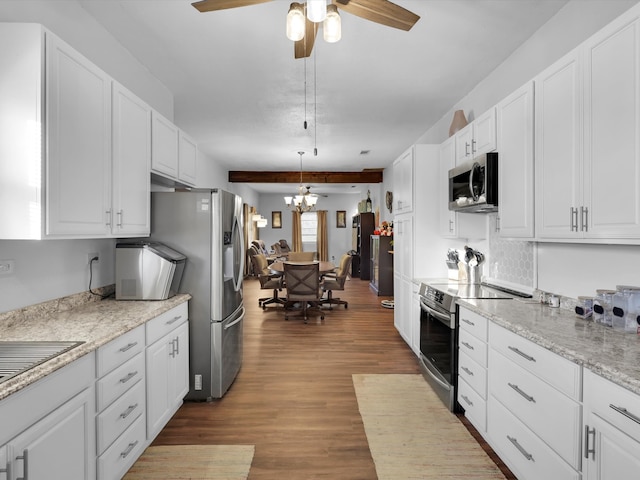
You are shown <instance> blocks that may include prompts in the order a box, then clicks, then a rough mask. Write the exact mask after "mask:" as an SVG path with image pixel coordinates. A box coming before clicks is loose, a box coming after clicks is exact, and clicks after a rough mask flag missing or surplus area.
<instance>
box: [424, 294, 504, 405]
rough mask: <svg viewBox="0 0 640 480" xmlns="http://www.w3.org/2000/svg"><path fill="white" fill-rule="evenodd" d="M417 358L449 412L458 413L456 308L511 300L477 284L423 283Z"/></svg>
mask: <svg viewBox="0 0 640 480" xmlns="http://www.w3.org/2000/svg"><path fill="white" fill-rule="evenodd" d="M419 293H420V357H419V365H420V370H421V372H422V375H423V376H424V378H425V379H426V380H427V382H428V383H429V384H430V385H431V387H432V388H433V390H434V391H435V392H436V394H437V395H438V396H439V397H440V399H441V400H442V402H443V403H444V404H445V405H446V406H447V408H448V409H449V410H451V411H459V410H461V407H460V406H459V405H458V403H457V402H456V396H457V389H458V328H459V324H458V305H457V304H456V300H458V299H460V298H467V299H468V298H484V299H505V300H508V299H512V298H513V296H512V295H510V294H508V293H505V292H501V291H498V290H496V289H494V288H490V287H487V286H485V285H481V284H458V283H455V282H449V283H440V284H439V283H423V284H421V285H420V292H419Z"/></svg>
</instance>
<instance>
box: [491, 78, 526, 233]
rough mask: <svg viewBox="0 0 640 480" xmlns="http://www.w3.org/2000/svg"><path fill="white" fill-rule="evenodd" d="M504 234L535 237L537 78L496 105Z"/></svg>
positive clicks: (499, 180) (502, 231)
mask: <svg viewBox="0 0 640 480" xmlns="http://www.w3.org/2000/svg"><path fill="white" fill-rule="evenodd" d="M496 117H497V118H496V119H497V146H498V208H499V219H500V220H499V228H500V235H501V236H504V237H518V238H533V235H534V228H533V226H534V224H533V220H534V215H533V212H534V209H533V199H534V197H533V82H529V83H527V84H526V85H524V86H523V87H521V88H520V89H518V90H517V91H515V92H514V93H512V94H511V95H509V96H508V97H507V98H505V99H504V100H503V101H501V102H500V103H499V104H498V105H497V107H496Z"/></svg>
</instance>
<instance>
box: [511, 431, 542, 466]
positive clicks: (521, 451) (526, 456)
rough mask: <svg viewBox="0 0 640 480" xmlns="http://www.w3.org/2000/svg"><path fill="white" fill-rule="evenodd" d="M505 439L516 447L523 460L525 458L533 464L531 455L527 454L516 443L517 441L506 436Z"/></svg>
mask: <svg viewBox="0 0 640 480" xmlns="http://www.w3.org/2000/svg"><path fill="white" fill-rule="evenodd" d="M507 438H508V439H509V441H510V442H511V443H513V446H514V447H516V448H517V449H518V451H519V452H520V453H521V454H522V456H523V457H524V458H526V459H527V460H531V461H532V462H535V460H534V459H533V455H531V454H530V453H529V452H527V451H526V450H525V449H524V448H523V447H522V445H520V444H519V443H518V440H516V439H515V438H513V437H510V436H509V435H507Z"/></svg>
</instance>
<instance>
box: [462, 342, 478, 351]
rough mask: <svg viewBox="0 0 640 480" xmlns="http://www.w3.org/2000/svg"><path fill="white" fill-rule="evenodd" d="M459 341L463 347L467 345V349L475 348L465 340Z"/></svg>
mask: <svg viewBox="0 0 640 480" xmlns="http://www.w3.org/2000/svg"><path fill="white" fill-rule="evenodd" d="M460 343H461V344H462V345H464V346H465V347H467V348H468V349H469V350H475V348H473V345H471V344H470V343H467V342H460Z"/></svg>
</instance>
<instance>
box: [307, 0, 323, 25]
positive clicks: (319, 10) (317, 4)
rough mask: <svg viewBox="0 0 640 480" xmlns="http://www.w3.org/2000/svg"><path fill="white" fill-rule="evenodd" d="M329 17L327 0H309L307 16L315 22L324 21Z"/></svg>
mask: <svg viewBox="0 0 640 480" xmlns="http://www.w3.org/2000/svg"><path fill="white" fill-rule="evenodd" d="M326 17H327V0H307V18H308V19H309V21H311V22H314V23H319V22H324V19H325V18H326Z"/></svg>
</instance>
